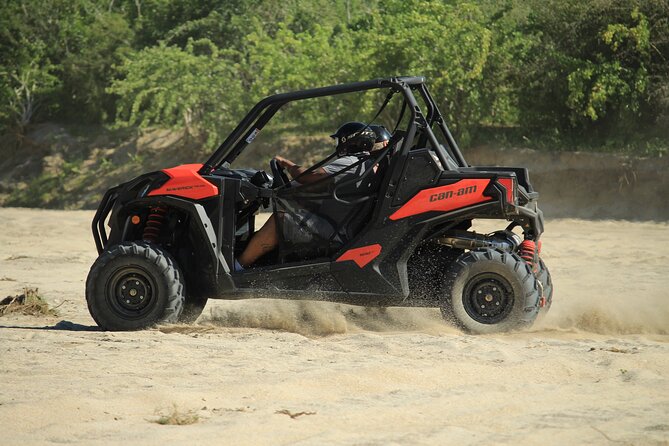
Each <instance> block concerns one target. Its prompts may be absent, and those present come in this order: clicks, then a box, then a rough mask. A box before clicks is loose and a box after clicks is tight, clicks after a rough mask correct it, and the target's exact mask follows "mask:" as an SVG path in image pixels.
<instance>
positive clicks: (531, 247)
mask: <svg viewBox="0 0 669 446" xmlns="http://www.w3.org/2000/svg"><path fill="white" fill-rule="evenodd" d="M518 254H519V255H520V257H521V258H522V259H523V260H525V261H526V262H527V264H528V265H530V267H532V268H534V262H535V260H536V259H535V257H536V255H537V244H536V243H535V242H534V240H528V239H525V240H523V243H521V244H520V246H519V247H518Z"/></svg>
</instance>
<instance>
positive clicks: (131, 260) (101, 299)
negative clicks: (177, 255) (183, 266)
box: [86, 242, 185, 331]
mask: <svg viewBox="0 0 669 446" xmlns="http://www.w3.org/2000/svg"><path fill="white" fill-rule="evenodd" d="M184 299H185V298H184V283H183V276H182V274H181V271H179V268H178V266H177V264H176V262H175V261H174V259H173V258H172V256H171V255H170V254H169V253H168V252H166V251H164V250H162V249H161V248H159V247H157V246H155V245H151V244H148V243H145V242H126V243H122V244H119V245H115V246H112V247H111V248H110V249H107V250H105V251H104V252H103V253H102V254H101V255H100V257H98V259H97V260H96V261H95V263H93V266H92V267H91V270H90V272H89V273H88V279H87V280H86V302H87V303H88V311H89V312H90V313H91V316H92V317H93V319H94V320H95V322H96V323H97V324H98V325H99V326H100V327H101V328H102V329H104V330H114V331H122V330H141V329H144V328H148V327H150V326H152V325H154V324H156V323H161V322H169V323H173V322H177V320H178V319H179V316H180V315H181V312H182V311H183V305H184Z"/></svg>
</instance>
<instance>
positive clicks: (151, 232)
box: [142, 206, 167, 243]
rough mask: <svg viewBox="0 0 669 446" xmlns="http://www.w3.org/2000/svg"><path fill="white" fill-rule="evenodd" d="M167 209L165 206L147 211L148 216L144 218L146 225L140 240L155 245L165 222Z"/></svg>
mask: <svg viewBox="0 0 669 446" xmlns="http://www.w3.org/2000/svg"><path fill="white" fill-rule="evenodd" d="M166 214H167V208H166V207H165V206H156V207H152V208H151V209H150V210H149V216H148V217H147V218H146V225H145V226H144V232H143V233H142V239H144V240H145V241H147V242H151V243H156V242H157V241H158V237H159V236H160V230H161V228H162V227H163V223H164V222H165V215H166Z"/></svg>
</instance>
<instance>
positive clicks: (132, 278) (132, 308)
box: [105, 266, 157, 320]
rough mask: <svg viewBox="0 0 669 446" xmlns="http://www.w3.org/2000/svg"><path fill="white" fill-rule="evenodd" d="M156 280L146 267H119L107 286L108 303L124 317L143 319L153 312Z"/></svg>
mask: <svg viewBox="0 0 669 446" xmlns="http://www.w3.org/2000/svg"><path fill="white" fill-rule="evenodd" d="M156 290H157V288H156V282H155V280H154V279H153V277H152V276H151V275H150V274H149V273H148V272H147V271H146V270H144V269H142V268H138V267H135V266H133V267H124V268H119V269H117V270H116V271H114V273H113V274H112V275H111V276H110V277H109V280H108V281H107V286H106V288H105V297H106V299H107V303H108V304H109V306H110V307H111V308H112V309H113V310H114V312H115V313H116V314H118V315H119V316H120V317H122V318H124V319H131V320H132V319H141V318H143V317H145V316H146V315H147V314H149V313H151V311H152V310H153V307H154V304H155V301H156Z"/></svg>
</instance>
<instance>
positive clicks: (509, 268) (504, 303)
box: [441, 249, 541, 334]
mask: <svg viewBox="0 0 669 446" xmlns="http://www.w3.org/2000/svg"><path fill="white" fill-rule="evenodd" d="M444 295H445V296H446V298H445V299H443V300H442V303H441V312H442V315H443V316H444V318H446V319H448V320H450V321H452V322H454V323H455V324H456V325H457V326H459V327H460V328H462V329H463V330H465V331H468V332H471V333H482V334H483V333H496V332H502V331H509V330H515V329H519V328H523V327H528V326H530V325H532V323H533V322H534V320H535V319H536V317H537V312H538V309H539V298H540V296H541V295H540V288H539V285H538V283H537V279H536V278H535V277H534V274H532V270H531V269H530V268H529V266H528V265H527V264H526V263H525V262H524V261H523V260H522V259H521V258H520V257H518V256H517V255H516V254H511V253H506V252H500V251H495V250H492V249H480V250H474V251H469V252H466V253H464V254H462V255H460V256H459V257H458V258H457V260H456V261H455V263H454V264H453V265H452V266H451V268H450V269H449V271H448V273H447V274H446V280H445V283H444Z"/></svg>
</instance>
